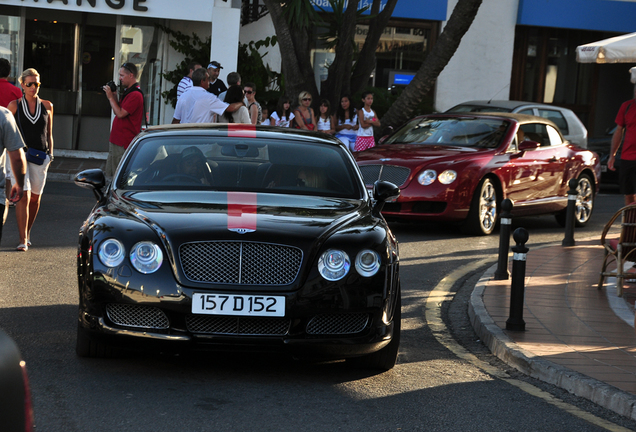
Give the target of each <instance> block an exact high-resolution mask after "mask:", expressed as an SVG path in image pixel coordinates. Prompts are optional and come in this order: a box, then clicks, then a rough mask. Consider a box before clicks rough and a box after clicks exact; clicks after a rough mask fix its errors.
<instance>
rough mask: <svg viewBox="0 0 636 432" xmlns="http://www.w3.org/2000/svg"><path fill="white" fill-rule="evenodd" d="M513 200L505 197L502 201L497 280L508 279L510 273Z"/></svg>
mask: <svg viewBox="0 0 636 432" xmlns="http://www.w3.org/2000/svg"><path fill="white" fill-rule="evenodd" d="M511 211H512V201H510V200H509V199H507V198H506V199H505V200H503V201H502V202H501V219H499V261H498V262H497V270H496V271H495V280H506V279H508V277H509V276H510V274H509V273H508V249H509V248H510V229H511V225H512V219H511V218H510V212H511Z"/></svg>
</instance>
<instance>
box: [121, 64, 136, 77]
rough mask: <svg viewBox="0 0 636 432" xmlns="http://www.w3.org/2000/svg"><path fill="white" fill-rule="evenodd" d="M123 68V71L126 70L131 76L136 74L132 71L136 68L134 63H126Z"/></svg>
mask: <svg viewBox="0 0 636 432" xmlns="http://www.w3.org/2000/svg"><path fill="white" fill-rule="evenodd" d="M121 67H122V68H123V69H126V70H127V71H128V72H130V73H131V74H133V75H134V74H135V73H134V72H133V71H132V68H134V67H135V65H133V64H132V63H129V62H126V63H124V64H123V65H121Z"/></svg>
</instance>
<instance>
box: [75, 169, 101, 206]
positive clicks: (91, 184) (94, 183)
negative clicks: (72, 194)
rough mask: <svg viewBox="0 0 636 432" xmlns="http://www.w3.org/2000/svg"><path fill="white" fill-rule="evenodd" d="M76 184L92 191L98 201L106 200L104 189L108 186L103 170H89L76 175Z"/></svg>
mask: <svg viewBox="0 0 636 432" xmlns="http://www.w3.org/2000/svg"><path fill="white" fill-rule="evenodd" d="M75 184H76V185H78V186H80V187H83V188H86V189H91V190H92V191H93V193H94V194H95V198H97V200H98V201H101V200H102V199H104V191H103V190H102V189H103V188H104V186H105V185H106V176H104V172H103V171H102V170H100V169H89V170H84V171H81V172H79V173H77V174H76V175H75Z"/></svg>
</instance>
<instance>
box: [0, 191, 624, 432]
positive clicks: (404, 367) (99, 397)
mask: <svg viewBox="0 0 636 432" xmlns="http://www.w3.org/2000/svg"><path fill="white" fill-rule="evenodd" d="M621 202H622V198H621V197H620V196H618V195H616V194H601V195H600V196H599V197H598V200H597V208H596V210H595V213H594V215H593V217H592V221H591V223H590V225H589V227H587V228H585V229H581V230H577V231H576V234H575V237H577V238H583V237H589V236H593V235H596V236H598V235H599V234H600V231H601V229H602V227H603V225H604V223H605V221H606V220H607V219H608V218H609V217H610V216H611V215H612V214H613V213H614V211H615V210H616V209H618V208H619V207H620V206H621ZM93 204H94V198H93V195H92V193H91V192H90V191H87V190H84V189H81V188H79V187H77V186H75V185H73V184H71V183H62V182H50V183H49V184H47V186H46V189H45V193H44V195H43V202H42V208H41V211H40V215H39V216H38V220H37V221H36V225H35V227H34V229H33V233H32V239H31V240H32V242H33V247H32V248H31V249H30V250H29V251H28V252H26V253H20V252H15V251H14V248H15V246H16V245H17V244H18V238H17V235H16V232H15V219H14V215H13V211H11V214H10V216H9V220H8V221H7V224H6V225H5V234H4V238H3V242H2V245H1V246H0V263H1V264H0V326H1V327H3V328H4V329H5V330H6V331H7V332H8V333H9V334H10V335H11V336H13V337H14V338H15V339H16V341H17V343H18V345H19V346H20V348H21V350H22V353H23V356H24V357H25V359H26V361H27V367H28V370H29V374H30V381H31V387H32V394H33V402H34V409H35V418H36V425H37V429H36V430H38V431H63V432H75V431H82V432H84V431H153V432H161V431H237V430H241V431H298V430H302V431H336V430H342V431H359V430H364V431H494V430H497V431H533V430H541V431H563V430H577V431H598V430H607V429H610V430H621V429H620V427H624V428H627V429H632V430H635V429H636V424H635V423H634V422H630V421H627V420H626V419H623V418H620V417H618V416H616V415H614V414H612V413H610V412H607V411H605V410H603V409H600V408H598V407H596V406H595V405H593V404H591V403H589V402H586V401H584V400H580V399H578V398H574V397H572V396H570V395H568V394H564V392H562V391H560V390H559V389H556V388H553V387H551V386H547V385H543V384H541V383H538V382H536V381H534V380H530V379H527V378H525V377H523V376H520V374H517V373H515V371H511V370H509V368H507V367H506V366H505V365H503V364H501V363H500V362H499V361H498V360H497V359H495V358H494V357H493V356H491V355H490V354H489V353H488V352H487V350H486V349H485V348H484V346H483V345H482V344H481V343H480V342H479V341H478V340H477V338H476V336H475V335H474V333H473V332H472V329H471V328H470V325H469V324H468V321H467V318H466V301H467V296H468V294H469V293H470V289H471V287H472V286H474V283H475V280H476V278H478V277H479V275H480V274H481V273H482V272H483V270H484V269H485V268H484V269H478V270H476V271H474V272H472V273H470V274H467V275H466V277H465V278H464V279H463V280H461V281H460V282H459V283H458V284H457V286H455V287H454V288H453V290H454V291H456V294H455V297H454V300H453V301H452V302H451V301H446V302H441V303H440V307H441V308H442V311H441V312H442V317H443V319H444V322H445V323H446V324H447V325H448V329H449V332H450V333H451V334H452V336H453V338H454V339H455V340H456V341H457V343H459V344H461V345H463V346H464V347H466V348H467V349H468V350H469V351H471V352H473V353H475V355H477V356H478V357H479V358H480V359H482V360H484V361H485V362H488V363H489V364H490V365H492V366H494V367H496V368H499V369H501V370H502V371H504V372H507V373H509V374H511V375H513V376H515V377H516V378H517V379H520V380H526V381H527V382H528V383H531V384H533V385H536V386H538V387H540V388H541V389H543V390H546V391H549V392H551V393H552V394H554V395H556V396H557V397H559V398H561V399H563V400H565V401H566V402H567V403H568V404H573V405H575V406H577V407H579V408H581V409H583V410H584V411H587V412H590V413H592V414H594V415H595V416H598V417H600V418H603V419H606V420H608V421H609V422H611V423H609V424H610V425H612V424H613V425H615V426H616V428H615V429H612V427H606V428H602V427H599V426H597V425H595V424H592V423H590V422H588V421H586V420H585V419H584V418H581V417H579V416H576V415H572V414H570V413H569V412H567V411H565V410H564V409H562V407H560V406H559V405H556V404H554V403H550V402H547V401H546V400H545V399H541V398H539V397H537V396H536V395H535V394H532V393H528V392H527V391H524V390H522V389H520V388H519V387H516V386H513V385H510V384H509V383H508V382H506V381H505V380H502V379H500V378H497V375H498V374H492V373H488V372H487V371H485V370H484V369H482V368H479V367H476V366H475V365H474V364H472V363H470V362H468V361H466V360H464V359H462V358H459V357H457V356H456V355H455V354H453V352H451V351H450V350H449V349H448V348H447V347H446V346H444V345H442V344H440V343H439V342H438V341H437V340H436V339H435V338H434V337H433V336H432V334H431V332H430V330H429V328H428V327H427V323H426V319H425V303H426V300H427V296H428V294H429V292H430V291H431V290H432V289H433V288H434V287H435V286H436V285H437V284H438V283H439V282H440V280H442V279H443V278H444V276H445V275H447V274H449V273H450V272H452V271H453V270H455V269H457V268H458V267H459V266H461V265H464V264H467V263H471V262H474V261H475V260H480V259H484V258H491V259H492V262H493V263H494V262H495V261H496V254H497V247H498V241H499V240H498V237H497V235H494V236H490V237H466V236H463V235H461V234H460V233H459V232H458V230H457V229H456V227H453V226H445V225H440V224H394V225H393V229H394V231H395V232H396V235H397V237H398V239H399V241H400V253H401V272H402V273H401V277H402V288H403V336H402V346H401V351H400V357H399V364H398V365H397V366H396V367H395V368H394V369H393V370H391V371H389V372H386V373H383V374H371V373H368V372H362V371H357V370H352V369H350V368H348V367H346V366H345V365H344V363H343V362H325V363H312V362H307V361H299V360H294V359H290V358H286V357H278V356H271V355H254V354H234V355H227V354H223V355H219V354H217V355H215V354H206V355H196V356H189V355H182V356H167V355H144V354H135V355H132V356H130V357H126V358H121V359H114V360H95V359H79V358H77V357H76V356H75V352H74V348H75V330H76V315H77V306H76V305H77V285H76V273H75V253H76V240H77V233H78V230H79V227H80V225H81V223H82V221H83V219H84V218H85V216H86V215H87V214H88V212H89V211H90V209H91V207H92V206H93ZM513 224H514V225H513V226H514V227H516V226H524V227H526V228H527V229H528V230H529V231H530V241H529V242H528V246H529V247H531V248H532V247H533V246H538V245H540V244H543V243H548V242H553V241H561V239H562V238H563V230H562V229H561V228H560V227H559V226H558V225H557V224H556V222H555V221H554V218H553V217H550V216H546V217H538V218H525V219H520V220H515V221H514V222H513Z"/></svg>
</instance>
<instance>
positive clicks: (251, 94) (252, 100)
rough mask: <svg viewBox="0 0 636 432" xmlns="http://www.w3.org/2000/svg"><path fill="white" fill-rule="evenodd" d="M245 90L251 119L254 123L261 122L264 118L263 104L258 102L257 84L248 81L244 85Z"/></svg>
mask: <svg viewBox="0 0 636 432" xmlns="http://www.w3.org/2000/svg"><path fill="white" fill-rule="evenodd" d="M243 90H244V91H245V99H247V110H248V111H249V113H250V120H251V122H252V124H253V125H259V124H261V121H262V120H263V112H262V109H261V104H259V103H258V102H256V85H255V84H254V83H251V82H250V83H246V84H245V85H244V86H243Z"/></svg>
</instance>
